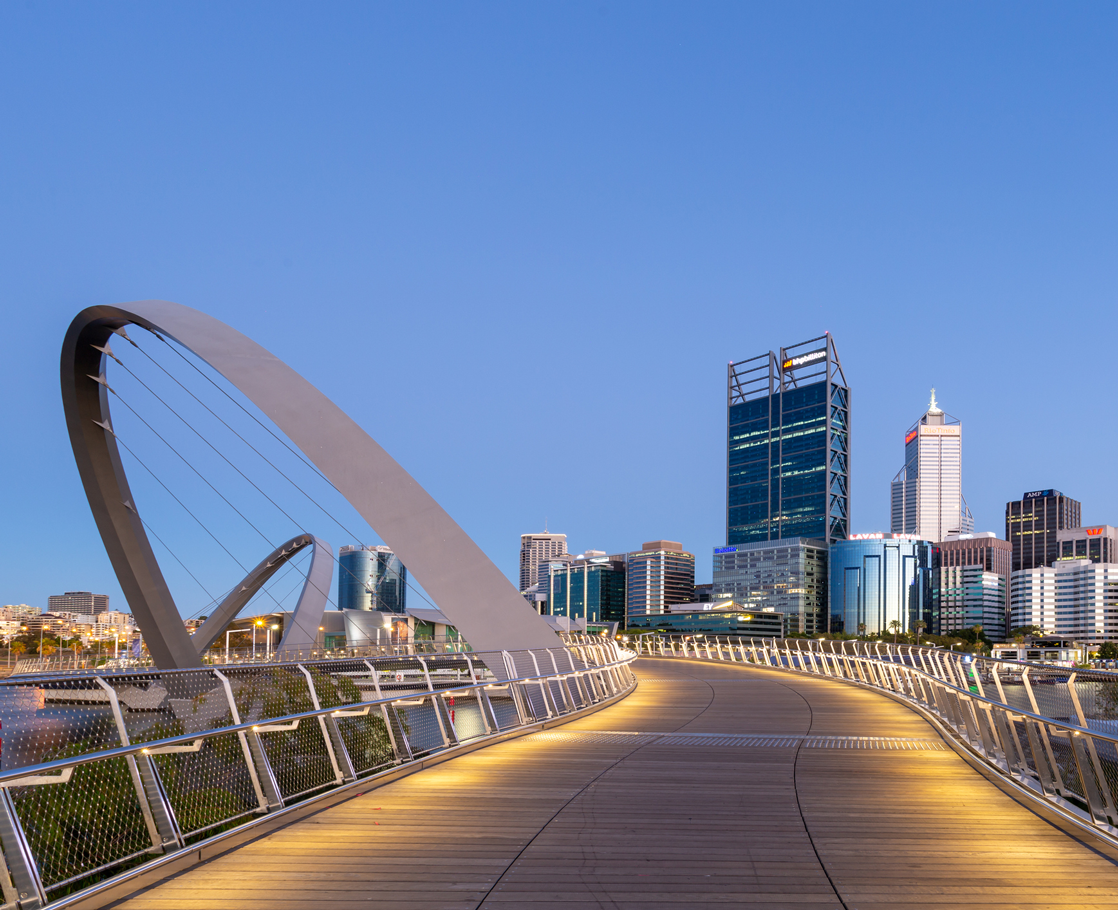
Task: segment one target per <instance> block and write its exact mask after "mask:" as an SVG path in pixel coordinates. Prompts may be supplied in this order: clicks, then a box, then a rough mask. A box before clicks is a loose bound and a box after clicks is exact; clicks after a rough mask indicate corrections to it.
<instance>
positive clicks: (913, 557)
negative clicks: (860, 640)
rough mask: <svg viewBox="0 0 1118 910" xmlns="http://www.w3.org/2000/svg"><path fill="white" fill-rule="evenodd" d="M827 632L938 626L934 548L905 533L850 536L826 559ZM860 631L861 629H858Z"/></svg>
mask: <svg viewBox="0 0 1118 910" xmlns="http://www.w3.org/2000/svg"><path fill="white" fill-rule="evenodd" d="M827 560H828V565H827V574H828V579H829V587H830V614H831V631H832V632H846V633H847V634H849V635H858V634H862V633H863V632H864V633H865V634H867V635H875V634H878V633H888V632H891V631H892V630H891V629H890V623H891V622H893V621H894V620H897V621H898V622H900V631H901V632H910V631H914V629H915V623H916V622H917V620H923V622H924V623H925V624H926V625H925V628H926V629H927V630H928V631H929V632H931V631H932V630H933V629H935V628H936V627H937V624H938V619H939V617H938V610H939V603H938V601H939V572H938V570H939V548H938V547H937V546H936V545H935V544H934V543H932V542H931V541H928V540H918V539H916V538H915V537H912V536H911V535H907V534H854V535H852V536H851V538H850V539H849V540H844V541H840V542H838V543H834V544H831V547H830V551H829V552H828V554H827ZM863 627H864V628H863Z"/></svg>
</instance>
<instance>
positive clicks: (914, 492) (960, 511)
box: [890, 389, 974, 541]
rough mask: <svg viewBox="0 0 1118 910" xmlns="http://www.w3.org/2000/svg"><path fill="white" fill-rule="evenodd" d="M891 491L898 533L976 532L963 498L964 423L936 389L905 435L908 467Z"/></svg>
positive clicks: (941, 535) (936, 536)
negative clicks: (945, 409) (938, 396)
mask: <svg viewBox="0 0 1118 910" xmlns="http://www.w3.org/2000/svg"><path fill="white" fill-rule="evenodd" d="M891 492H892V497H891V499H892V508H891V513H892V520H891V522H890V530H891V531H892V532H893V533H894V534H915V535H916V536H917V537H919V538H920V539H921V540H934V541H940V540H944V539H945V538H946V537H947V536H948V535H949V534H954V535H958V534H969V533H971V532H972V531H973V530H974V519H973V518H972V517H971V512H970V509H969V508H967V502H966V500H965V499H964V498H963V425H962V423H960V422H959V421H958V420H956V419H955V418H954V417H951V416H950V415H948V414H945V413H944V412H943V411H942V410H941V409H940V407H939V406H938V405H937V404H936V390H935V389H932V400H931V403H930V404H929V405H928V410H927V411H926V412H925V413H924V415H923V416H922V417H921V418H920V419H919V420H918V421H916V423H914V424H913V425H912V426H911V427H910V428H909V430H908V432H907V433H906V434H905V438H904V467H903V468H901V470H900V471H899V472H898V474H897V476H896V477H894V478H893V484H892V490H891Z"/></svg>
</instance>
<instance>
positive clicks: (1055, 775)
mask: <svg viewBox="0 0 1118 910" xmlns="http://www.w3.org/2000/svg"><path fill="white" fill-rule="evenodd" d="M1031 669H1032V667H1025V669H1024V670H1022V671H1021V682H1022V683H1024V685H1025V694H1026V695H1027V696H1028V697H1029V705H1030V706H1031V707H1032V709H1033V714H1040V708H1039V707H1038V706H1037V703H1036V696H1035V695H1034V694H1033V686H1032V682H1031V681H1030V680H1029V670H1031ZM1033 726H1034V725H1032V724H1030V725H1028V730H1029V738H1030V740H1031V739H1032V737H1033V732H1032V731H1033ZM1035 726H1036V729H1037V733H1036V735H1037V736H1039V738H1040V741H1041V743H1042V744H1043V746H1044V752H1045V754H1046V755H1047V757H1048V761H1049V763H1050V765H1051V768H1052V786H1053V787H1054V789H1055V792H1056V793H1058V794H1060V795H1063V793H1064V790H1065V788H1064V778H1063V775H1062V774H1060V766H1059V765H1058V764H1056V756H1055V754H1054V753H1053V751H1052V743H1051V742H1049V740H1048V730H1047V729H1045V725H1044V724H1036V725H1035ZM1039 759H1040V757H1039V756H1037V766H1038V767H1039V766H1040V760H1039Z"/></svg>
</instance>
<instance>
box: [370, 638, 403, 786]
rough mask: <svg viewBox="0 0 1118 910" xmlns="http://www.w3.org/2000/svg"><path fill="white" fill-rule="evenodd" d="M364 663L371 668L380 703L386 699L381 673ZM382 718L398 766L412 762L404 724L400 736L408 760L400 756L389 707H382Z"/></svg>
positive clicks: (374, 688)
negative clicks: (403, 762) (401, 763)
mask: <svg viewBox="0 0 1118 910" xmlns="http://www.w3.org/2000/svg"><path fill="white" fill-rule="evenodd" d="M362 663H364V664H365V666H366V667H368V668H369V672H370V673H371V674H372V675H373V691H374V692H376V696H377V701H380V700H381V699H382V698H384V693H383V692H381V690H380V673H379V672H378V671H377V669H376V667H374V666H373V665H372V664H371V663H369V661H367V660H365V661H362ZM380 716H381V718H383V720H384V729H385V730H386V731H387V732H388V741H389V742H390V743H391V744H392V754H393V755H394V756H395V758H396V762H397V764H398V763H400V762H401V761H411V759H412V751H411V743H409V742H408V735H407V733H406V732H404V727H403V724H401V725H400V736H401V737H402V738H403V740H404V750H405V751H406V752H407V758H406V759H405V758H404V757H403V756H402V755H401V754H400V746H399V745H398V744H397V742H396V734H395V733H393V732H392V718H391V717H390V716H389V714H388V705H381V706H380Z"/></svg>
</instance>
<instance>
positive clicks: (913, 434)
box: [904, 430, 916, 445]
mask: <svg viewBox="0 0 1118 910" xmlns="http://www.w3.org/2000/svg"><path fill="white" fill-rule="evenodd" d="M915 438H916V430H913V431H912V432H911V433H909V434H908V435H907V436H906V437H905V438H904V444H905V445H908V444H909V443H910V442H912V440H914V439H915Z"/></svg>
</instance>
